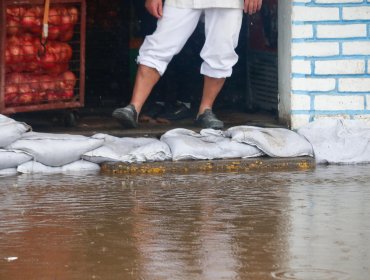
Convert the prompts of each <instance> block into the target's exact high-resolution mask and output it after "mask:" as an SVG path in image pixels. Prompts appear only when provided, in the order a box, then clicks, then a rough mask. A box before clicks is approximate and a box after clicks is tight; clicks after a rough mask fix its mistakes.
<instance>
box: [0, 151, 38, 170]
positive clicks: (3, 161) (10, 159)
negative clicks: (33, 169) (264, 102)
mask: <svg viewBox="0 0 370 280" xmlns="http://www.w3.org/2000/svg"><path fill="white" fill-rule="evenodd" d="M31 159H32V156H30V155H28V154H26V153H24V152H22V151H17V150H15V151H8V150H4V149H0V170H2V169H8V168H16V167H17V166H18V165H20V164H22V163H25V162H27V161H30V160H31Z"/></svg>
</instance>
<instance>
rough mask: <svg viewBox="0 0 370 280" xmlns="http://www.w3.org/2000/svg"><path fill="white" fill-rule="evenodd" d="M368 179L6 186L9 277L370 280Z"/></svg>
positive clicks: (342, 174) (345, 174) (118, 179)
mask: <svg viewBox="0 0 370 280" xmlns="http://www.w3.org/2000/svg"><path fill="white" fill-rule="evenodd" d="M369 170H370V167H369V166H329V167H324V166H320V167H317V168H316V169H315V170H307V171H290V172H250V173H248V174H235V173H228V174H222V173H220V174H196V175H170V174H167V175H140V176H129V175H110V176H108V175H99V174H89V175H50V176H40V175H37V176H36V175H33V176H30V175H20V176H11V177H0V198H1V203H0V279H28V280H31V279H38V280H41V279H155V280H156V279H171V280H172V279H212V280H213V279H256V280H259V279H303V280H306V279H310V280H311V279H312V280H321V279H333V280H334V279H335V280H337V279H339V280H340V279H356V280H357V279H369V275H370V261H369V260H370V256H369V255H370V204H369V201H370V172H369Z"/></svg>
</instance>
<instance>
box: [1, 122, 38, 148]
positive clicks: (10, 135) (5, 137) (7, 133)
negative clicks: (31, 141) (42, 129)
mask: <svg viewBox="0 0 370 280" xmlns="http://www.w3.org/2000/svg"><path fill="white" fill-rule="evenodd" d="M29 130H31V127H30V126H28V125H27V124H24V123H20V122H17V121H15V120H13V119H10V118H8V117H5V116H4V115H0V148H4V147H6V146H8V145H10V144H11V143H13V142H14V141H16V140H17V139H19V138H21V136H22V134H23V133H25V132H27V131H29Z"/></svg>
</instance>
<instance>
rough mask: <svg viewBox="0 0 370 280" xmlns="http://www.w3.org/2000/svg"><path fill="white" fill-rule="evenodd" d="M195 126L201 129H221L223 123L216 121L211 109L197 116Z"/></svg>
mask: <svg viewBox="0 0 370 280" xmlns="http://www.w3.org/2000/svg"><path fill="white" fill-rule="evenodd" d="M195 124H196V125H197V126H200V127H203V128H213V129H223V128H224V123H223V121H220V120H219V119H217V117H216V115H215V114H214V113H213V112H212V110H211V109H206V110H205V111H204V113H203V114H201V115H199V116H198V118H197V119H196V120H195Z"/></svg>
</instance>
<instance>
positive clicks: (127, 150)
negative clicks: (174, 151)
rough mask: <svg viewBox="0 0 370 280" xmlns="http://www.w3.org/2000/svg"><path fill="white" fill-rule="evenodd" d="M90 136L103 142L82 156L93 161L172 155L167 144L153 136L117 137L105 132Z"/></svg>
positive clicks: (168, 157)
mask: <svg viewBox="0 0 370 280" xmlns="http://www.w3.org/2000/svg"><path fill="white" fill-rule="evenodd" d="M92 138H95V139H103V140H104V144H103V146H101V147H99V148H97V149H95V150H93V151H90V152H87V153H85V154H84V155H83V157H82V158H83V159H85V160H88V161H91V162H95V163H102V162H107V161H119V162H128V163H133V162H147V161H164V160H169V159H171V156H172V155H171V151H170V148H169V147H168V145H167V144H166V143H164V142H161V141H159V140H158V139H154V138H128V137H124V138H118V137H114V136H110V135H107V134H96V135H94V136H92Z"/></svg>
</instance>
